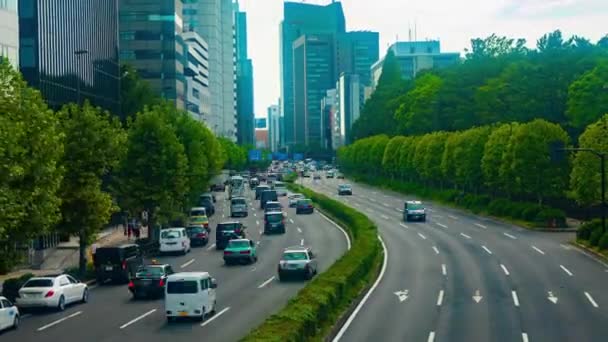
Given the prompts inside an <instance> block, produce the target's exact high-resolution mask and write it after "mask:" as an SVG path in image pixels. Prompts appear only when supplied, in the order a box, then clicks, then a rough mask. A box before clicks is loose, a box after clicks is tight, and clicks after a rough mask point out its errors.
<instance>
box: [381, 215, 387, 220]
mask: <svg viewBox="0 0 608 342" xmlns="http://www.w3.org/2000/svg"><path fill="white" fill-rule="evenodd" d="M380 217H382V218H383V219H385V220H388V216H386V215H380Z"/></svg>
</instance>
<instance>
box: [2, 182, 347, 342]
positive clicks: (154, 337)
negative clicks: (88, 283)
mask: <svg viewBox="0 0 608 342" xmlns="http://www.w3.org/2000/svg"><path fill="white" fill-rule="evenodd" d="M247 197H248V198H249V216H248V217H246V218H243V219H235V220H240V221H242V222H244V223H245V225H246V226H247V237H248V238H250V239H252V240H254V241H256V242H257V243H258V255H259V259H258V262H257V263H255V264H252V265H247V266H229V267H227V266H224V263H223V260H222V252H220V251H217V250H216V249H215V247H214V240H215V225H216V224H217V223H218V222H220V221H228V220H232V219H231V218H229V217H228V215H229V205H228V203H229V202H228V201H226V200H225V198H224V196H223V195H218V196H217V203H216V207H217V212H216V214H215V215H214V216H213V217H211V223H210V225H211V227H212V234H211V236H212V238H211V241H210V242H209V244H208V245H207V246H205V247H201V248H193V249H192V252H191V253H189V254H187V255H185V256H161V257H157V258H156V259H157V260H159V262H161V263H165V262H166V263H169V264H171V265H172V266H173V269H174V270H175V271H206V272H209V273H210V274H211V275H212V276H213V277H215V278H216V279H217V281H218V289H217V300H218V308H217V313H216V314H215V316H212V317H209V318H207V319H206V320H205V321H203V322H202V323H201V322H194V321H185V322H177V323H171V324H169V323H167V321H166V318H165V315H164V305H163V300H162V299H158V300H138V301H133V300H131V295H130V293H129V291H128V290H127V286H126V285H104V286H96V287H95V288H94V289H92V291H91V293H90V299H89V302H88V303H86V304H78V305H74V306H70V307H68V309H67V310H66V311H64V312H52V311H49V312H40V313H32V314H27V315H25V317H24V319H23V320H22V322H21V326H20V327H19V329H18V330H16V331H7V332H5V333H3V334H2V335H0V339H2V340H7V341H37V342H42V341H64V342H77V341H78V342H80V341H96V342H100V341H108V342H109V341H112V342H114V341H138V340H140V341H163V342H164V341H167V340H170V341H192V340H195V339H198V340H202V339H204V340H205V341H237V340H238V339H240V338H242V337H243V336H245V335H246V334H247V332H249V331H250V330H251V329H253V328H255V327H256V326H257V325H259V324H260V323H262V322H263V321H264V319H265V318H267V317H268V316H270V315H271V314H273V313H275V312H277V311H278V310H280V309H281V308H282V307H283V306H284V305H285V304H286V303H287V301H288V299H289V298H291V297H293V296H294V295H295V294H296V293H297V292H298V290H299V289H301V288H302V287H303V286H304V285H305V282H282V283H281V282H279V281H278V280H277V279H276V270H277V264H278V261H279V259H280V257H281V255H282V251H283V249H284V248H285V247H289V246H295V245H301V244H303V245H306V246H310V247H312V248H313V250H314V251H315V252H316V254H317V256H318V258H319V267H320V271H323V270H325V269H327V268H328V267H329V266H330V265H331V264H332V263H333V262H334V261H335V260H337V259H338V258H339V257H340V256H341V255H342V254H343V253H344V252H345V251H346V249H347V245H348V241H347V239H346V237H345V235H344V233H343V232H342V231H340V230H339V229H338V228H337V227H336V226H335V225H334V224H332V223H331V222H329V221H327V220H326V219H325V218H324V217H322V216H320V215H319V214H317V213H315V214H313V215H297V216H296V215H295V209H290V208H288V203H287V199H286V198H282V199H281V202H282V204H283V206H284V210H285V212H286V213H287V219H286V222H287V232H286V234H284V235H272V236H266V235H262V234H261V231H262V228H263V211H261V210H260V208H259V201H255V200H254V199H253V194H252V192H251V191H248V192H247Z"/></svg>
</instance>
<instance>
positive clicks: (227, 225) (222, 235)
mask: <svg viewBox="0 0 608 342" xmlns="http://www.w3.org/2000/svg"><path fill="white" fill-rule="evenodd" d="M245 229H246V227H245V226H244V225H243V224H242V223H241V222H222V223H220V224H218V225H217V227H216V230H215V247H216V248H217V249H224V248H226V246H227V245H228V242H229V241H230V240H233V239H244V238H245Z"/></svg>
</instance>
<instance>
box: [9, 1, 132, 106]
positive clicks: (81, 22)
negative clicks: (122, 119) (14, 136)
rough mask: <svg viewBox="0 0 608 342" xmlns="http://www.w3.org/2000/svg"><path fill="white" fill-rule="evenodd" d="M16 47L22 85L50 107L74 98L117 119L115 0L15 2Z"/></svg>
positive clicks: (116, 25)
mask: <svg viewBox="0 0 608 342" xmlns="http://www.w3.org/2000/svg"><path fill="white" fill-rule="evenodd" d="M19 45H20V50H19V66H20V69H21V72H22V73H23V76H24V78H25V80H26V81H27V82H28V84H29V85H31V86H33V87H35V88H38V89H40V92H41V93H42V95H43V96H44V98H45V99H46V101H47V102H48V103H49V105H50V106H52V107H54V108H58V107H60V106H62V105H63V104H66V103H69V102H77V101H78V97H79V94H80V99H81V100H84V99H88V100H89V101H91V103H93V104H94V105H96V106H100V107H102V108H104V109H107V110H109V111H110V112H112V113H113V114H115V115H120V103H119V102H120V101H119V99H120V94H119V89H120V87H119V82H120V80H119V75H120V67H119V64H118V0H70V1H68V0H20V1H19ZM79 90H80V91H79Z"/></svg>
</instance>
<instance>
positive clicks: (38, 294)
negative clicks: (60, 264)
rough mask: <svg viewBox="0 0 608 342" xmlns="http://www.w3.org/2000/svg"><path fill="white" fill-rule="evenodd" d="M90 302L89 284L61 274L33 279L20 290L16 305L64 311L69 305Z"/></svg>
mask: <svg viewBox="0 0 608 342" xmlns="http://www.w3.org/2000/svg"><path fill="white" fill-rule="evenodd" d="M88 300H89V289H88V287H87V284H84V283H81V282H80V281H78V280H76V279H74V278H73V277H72V276H70V275H67V274H61V275H55V276H47V277H34V278H31V279H30V280H28V281H27V282H26V283H25V284H23V286H22V287H21V289H19V297H17V302H16V304H17V306H18V307H20V308H34V307H42V308H56V309H57V310H59V311H63V310H65V306H66V305H68V304H71V303H76V302H82V303H86V302H87V301H88Z"/></svg>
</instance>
